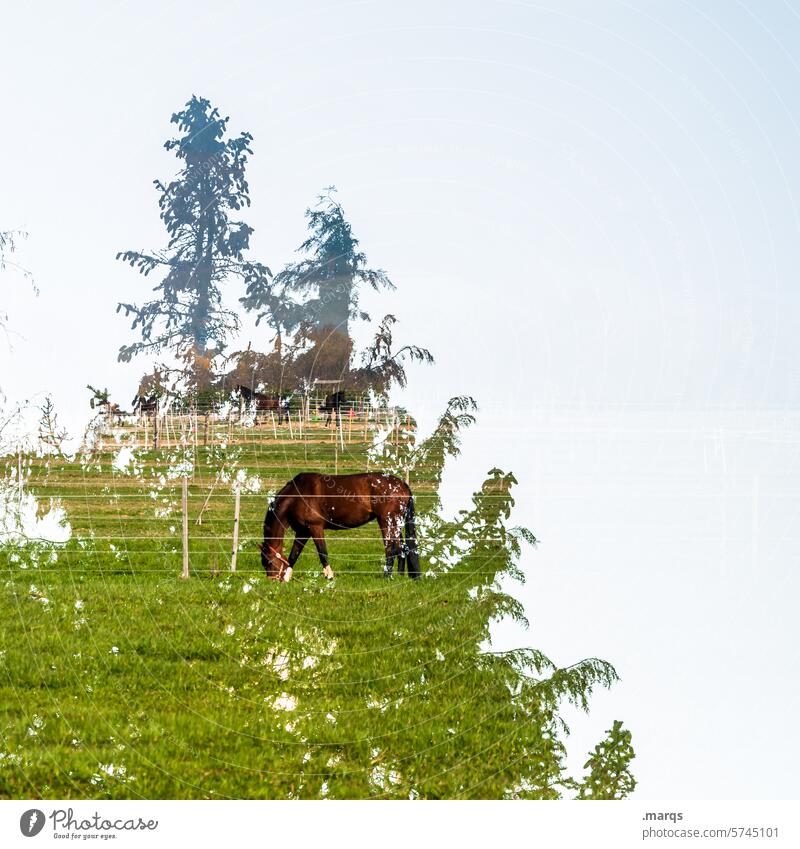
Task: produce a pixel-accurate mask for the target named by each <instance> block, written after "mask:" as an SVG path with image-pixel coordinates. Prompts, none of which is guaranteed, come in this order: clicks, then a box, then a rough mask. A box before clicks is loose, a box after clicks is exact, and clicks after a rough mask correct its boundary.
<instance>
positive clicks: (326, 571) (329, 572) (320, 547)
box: [310, 525, 333, 580]
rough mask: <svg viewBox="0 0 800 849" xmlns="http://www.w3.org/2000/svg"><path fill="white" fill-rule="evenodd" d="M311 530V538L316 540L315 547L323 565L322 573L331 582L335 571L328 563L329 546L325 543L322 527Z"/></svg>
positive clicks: (318, 526)
mask: <svg viewBox="0 0 800 849" xmlns="http://www.w3.org/2000/svg"><path fill="white" fill-rule="evenodd" d="M310 530H311V536H312V537H313V539H314V545H315V546H316V547H317V554H319V561H320V563H322V573H323V575H325V577H326V578H328V580H330V579H331V578H332V577H333V569H331V564H330V563H329V562H328V546H327V544H326V542H325V534H324V532H323V528H322V525H317V526H315V527H312V528H310Z"/></svg>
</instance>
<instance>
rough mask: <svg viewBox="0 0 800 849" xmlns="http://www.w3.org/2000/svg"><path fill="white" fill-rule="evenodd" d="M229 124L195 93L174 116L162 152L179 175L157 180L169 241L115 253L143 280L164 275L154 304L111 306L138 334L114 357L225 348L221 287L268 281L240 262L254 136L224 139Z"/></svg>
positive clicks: (231, 316) (227, 327)
mask: <svg viewBox="0 0 800 849" xmlns="http://www.w3.org/2000/svg"><path fill="white" fill-rule="evenodd" d="M228 120H229V119H228V118H222V117H221V116H220V113H219V110H217V109H216V108H214V107H212V106H211V104H210V103H209V101H208V100H205V99H204V98H198V97H195V96H193V97H192V98H191V100H190V101H189V102H188V103H187V104H186V107H185V108H184V109H183V110H182V111H180V112H176V113H175V114H174V115H173V116H172V123H174V124H177V126H178V130H179V131H180V135H179V136H178V137H177V138H173V139H170V140H168V141H167V142H166V143H165V145H164V147H165V148H166V149H167V150H169V151H172V152H174V154H175V156H176V157H177V158H178V160H179V161H180V163H181V170H180V172H179V173H178V176H177V177H176V178H175V179H174V180H172V181H171V182H169V183H162V182H161V181H160V180H156V181H155V186H156V189H157V190H158V192H159V194H160V197H159V208H160V210H161V213H160V217H161V220H162V221H163V222H164V226H165V227H166V229H167V233H168V234H169V242H168V244H167V247H166V248H165V249H164V250H161V251H157V252H154V253H144V252H141V251H123V252H121V253H119V254H117V259H121V260H122V261H124V262H126V263H128V264H129V265H130V266H131V267H133V268H137V269H138V270H139V272H140V273H141V274H143V275H144V276H148V275H149V274H151V273H152V272H154V271H162V272H163V273H164V277H163V278H162V280H161V282H160V283H158V284H157V285H156V286H155V288H154V291H155V292H157V293H158V295H157V297H156V298H154V299H153V300H151V301H149V302H147V303H145V304H143V305H141V306H138V305H136V304H133V303H121V304H119V305H118V306H117V312H119V311H120V310H124V312H125V315H126V316H128V317H132V319H133V321H132V324H131V327H132V329H134V330H136V329H138V330H139V332H140V334H141V337H142V340H141V341H140V342H135V343H133V344H131V345H125V346H123V347H121V348H120V351H119V359H120V360H123V361H128V360H130V359H131V358H132V357H133V356H134V355H135V354H138V353H140V352H145V351H151V352H157V351H160V350H162V349H164V348H172V349H174V350H175V351H176V352H177V353H180V354H183V353H184V352H185V351H186V350H187V349H188V348H190V347H191V348H194V349H195V350H196V351H197V352H198V353H199V354H205V352H206V349H207V348H208V344H209V342H210V341H211V340H216V342H217V344H218V345H223V344H224V342H225V340H226V339H227V337H228V336H229V334H230V333H231V332H233V331H235V330H236V329H238V327H239V319H238V317H237V315H236V313H235V312H233V311H231V310H228V309H226V308H225V307H224V306H223V303H222V291H221V286H222V285H223V284H224V283H225V282H226V281H227V280H229V279H230V278H239V279H240V280H242V281H244V283H245V284H246V285H247V286H253V285H256V284H257V283H259V284H263V282H264V281H265V280H267V279H268V278H269V277H270V271H269V269H268V268H267V267H266V266H265V265H263V264H261V263H258V262H252V261H249V260H246V259H245V253H246V251H247V250H248V249H249V247H250V236H251V235H252V232H253V229H252V228H251V227H250V226H249V225H247V224H246V223H245V222H244V221H240V220H235V219H234V218H232V216H233V215H235V214H237V213H239V212H240V211H241V210H243V209H244V208H246V207H248V206H249V205H250V194H249V186H248V184H247V179H246V176H245V171H246V166H247V161H248V157H249V156H250V155H251V154H252V149H251V147H250V144H251V142H252V136H251V135H250V134H249V133H246V132H243V133H241V134H240V135H239V136H237V137H235V138H230V137H227V135H226V133H227V124H228Z"/></svg>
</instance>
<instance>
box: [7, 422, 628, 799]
mask: <svg viewBox="0 0 800 849" xmlns="http://www.w3.org/2000/svg"><path fill="white" fill-rule="evenodd" d="M468 418H469V417H468V416H467V417H466V419H468ZM409 421H410V420H409ZM466 423H468V421H466V420H465V417H464V415H462V413H461V412H460V411H459V408H458V407H457V406H456V407H451V408H448V412H447V413H446V414H445V415H444V416H443V417H442V419H441V420H440V423H439V427H438V428H437V430H436V432H435V433H434V434H433V436H431V437H430V438H429V439H428V440H426V441H425V442H421V443H419V444H417V443H416V440H415V435H414V433H413V422H412V423H411V424H410V425H409V426H407V427H406V425H405V424H403V426H402V427H400V428H398V429H396V431H395V432H394V434H393V435H390V436H389V437H388V438H386V439H385V442H384V444H383V447H382V448H381V447H378V448H376V447H375V446H374V445H373V439H374V437H375V434H374V433H372V432H371V433H370V434H369V441H367V440H365V439H364V434H362V433H361V431H360V428H359V427H357V428H356V429H355V432H352V433H349V439H350V441H346V443H345V446H344V450H342V448H341V447H339V448H336V447H335V444H334V442H333V441H332V440H331V434H330V432H328V431H325V430H324V429H323V428H322V426H321V424H318V425H316V426H315V427H309V428H307V429H306V432H305V433H304V438H303V440H302V441H301V440H300V439H298V438H297V437H298V434H297V433H296V432H295V433H293V434H292V436H294V437H295V438H294V439H292V438H290V434H289V433H288V431H287V429H286V428H285V427H283V428H280V429H279V430H278V431H277V438H276V435H275V433H276V432H275V431H273V428H272V425H271V424H270V423H267V424H266V425H259V426H257V427H255V428H233V430H229V429H227V428H226V426H225V425H224V424H220V425H219V426H214V425H213V424H212V426H211V428H210V432H207V433H206V432H204V433H202V434H200V438H199V439H198V444H196V445H195V444H194V442H193V440H192V439H188V440H186V441H185V442H184V443H183V444H180V442H179V441H177V439H176V438H175V439H173V442H172V443H171V444H169V445H167V446H163V445H162V447H160V448H159V450H158V451H155V450H154V449H153V447H152V439H150V444H149V445H148V447H147V450H145V448H144V446H143V442H142V438H141V437H142V434H141V432H139V434H138V439H137V440H136V441H134V439H133V434H132V433H131V432H130V430H131V429H130V428H128V429H126V428H117V429H116V434H115V435H113V434H110V433H106V434H101V435H100V436H99V437H98V439H97V441H96V442H95V444H94V445H93V447H92V449H91V450H88V449H87V450H85V451H83V452H82V453H81V454H79V455H78V456H77V457H75V458H64V457H59V456H57V455H55V454H42V453H41V452H39V453H31V454H30V455H28V456H26V457H25V458H24V473H23V476H24V481H25V488H26V491H28V492H30V493H33V494H34V495H35V496H36V499H37V501H38V504H39V505H40V508H41V510H43V511H45V510H47V509H48V508H52V509H58V508H60V509H63V510H64V511H65V514H66V519H67V521H68V522H69V526H70V528H71V534H70V539H69V541H68V542H66V543H64V544H60V545H52V544H45V543H37V542H36V541H31V542H28V543H27V544H25V545H22V546H20V545H17V544H6V545H0V577H1V578H2V585H0V634H1V635H2V643H1V645H0V797H1V798H20V797H43V798H73V799H75V798H136V797H144V798H363V797H383V798H385V797H392V798H404V799H407V798H466V797H482V798H498V797H534V798H557V797H558V796H560V795H569V793H567V792H566V791H567V789H568V788H569V781H566V782H565V779H564V776H563V758H564V748H563V738H564V728H563V726H562V724H561V722H560V720H559V717H558V706H559V704H561V703H562V702H563V700H564V699H570V700H572V701H573V702H575V703H577V704H581V705H583V706H585V705H586V703H587V702H586V699H587V697H588V695H589V693H590V692H591V689H592V687H593V686H596V685H609V684H610V683H611V682H612V681H613V680H614V677H615V675H614V672H613V669H612V668H611V667H610V666H608V665H607V664H605V663H603V662H601V661H596V660H588V661H583V662H581V663H579V664H576V665H575V666H574V667H570V668H568V669H562V670H560V669H555V668H554V667H553V666H552V664H550V663H549V661H548V660H547V659H546V657H544V656H543V655H541V654H540V653H539V652H536V651H534V650H525V651H520V652H510V653H505V654H492V653H488V652H483V651H481V650H480V646H481V644H482V643H483V642H484V641H485V640H486V638H487V637H488V633H489V625H490V622H491V621H492V620H493V619H496V618H497V617H500V616H509V615H510V616H516V617H518V618H522V611H521V610H520V609H519V606H518V605H517V603H516V602H515V601H514V600H513V599H512V598H510V597H509V596H508V595H506V594H504V593H503V592H501V591H500V589H499V585H498V582H497V579H498V577H499V576H500V575H502V574H515V573H517V565H516V564H517V559H518V557H519V554H520V547H521V546H522V545H525V544H526V542H525V539H524V537H525V536H526V534H525V532H523V531H517V530H514V529H513V528H512V527H511V525H509V524H508V520H509V516H510V511H511V507H512V505H513V498H512V495H511V490H512V486H513V483H514V480H513V477H511V475H509V474H505V473H502V472H500V471H499V470H492V472H491V473H490V474H489V475H488V477H487V480H486V481H485V482H482V481H477V482H476V488H475V489H476V494H475V496H474V498H473V502H472V505H471V507H470V508H469V509H467V510H466V511H465V512H464V513H463V514H461V515H459V516H457V517H454V518H449V519H448V518H445V517H442V516H441V515H440V509H439V501H438V496H437V489H438V485H439V482H440V479H441V473H442V468H443V465H444V463H445V461H446V460H447V458H448V457H453V456H455V455H456V454H457V444H458V436H457V432H458V429H459V427H460V426H463V425H464V424H466ZM173 436H174V437H175V434H173ZM384 436H385V434H384ZM344 438H345V440H347V439H348V429H347V423H346V424H345V428H344ZM204 443H205V444H204ZM17 462H19V463H20V464H21V462H22V461H21V460H19V461H18V460H17V458H10V459H9V474H13V469H14V463H17ZM334 465H335V466H336V467H337V468H338V471H339V472H340V473H344V472H348V471H363V470H366V469H367V468H368V467H369V468H371V469H373V470H375V469H379V468H380V469H386V470H388V471H400V472H401V473H403V472H404V471H405V470H406V469H407V470H408V472H407V474H408V475H409V478H410V483H411V486H412V488H413V490H414V492H415V498H416V504H417V511H418V536H419V538H420V544H421V554H422V567H423V573H424V577H423V578H422V580H419V581H411V580H408V579H407V578H405V577H399V576H395V577H394V578H393V579H392V580H385V579H383V577H382V568H383V549H382V544H381V540H380V535H379V531H378V528H377V526H376V525H375V524H374V523H372V524H370V525H367V526H365V527H363V528H360V529H358V530H356V531H352V532H339V533H328V535H327V538H328V545H329V551H330V554H331V563H332V566H333V569H334V571H335V573H336V578H335V580H334V581H332V582H327V581H325V579H324V578H323V577H322V574H321V567H320V564H319V561H318V558H317V554H316V551H315V549H314V547H313V544H309V545H308V546H307V547H306V549H305V551H304V552H303V555H302V557H301V559H300V560H299V562H298V564H297V568H296V569H295V573H294V579H293V580H292V581H291V583H289V584H278V583H275V582H273V581H269V580H267V579H266V578H265V576H264V574H263V571H262V569H261V566H260V561H259V557H258V551H257V548H256V545H257V542H258V541H259V539H260V534H261V523H262V521H263V517H264V512H265V510H266V507H267V504H268V500H269V495H270V494H271V493H272V492H274V491H275V490H276V489H277V488H279V487H280V486H282V485H283V484H284V483H285V482H286V480H288V479H289V478H291V477H292V476H293V475H294V474H296V473H297V472H299V471H301V470H308V471H328V472H330V471H333V468H334ZM20 468H22V466H21V465H20ZM184 474H186V475H187V476H188V477H189V502H188V503H189V507H188V514H189V538H190V577H189V579H188V580H181V578H180V572H181V561H182V543H181V517H182V513H181V483H182V477H183V475H184ZM235 480H238V481H239V483H240V486H241V492H242V495H241V524H240V540H239V542H240V545H239V552H238V555H237V560H238V562H237V571H236V572H235V573H232V572H231V571H230V559H231V558H230V555H231V534H232V527H233V505H234V496H233V486H234V481H235ZM201 513H202V515H201ZM198 518H200V519H201V522H200V523H199V524H198ZM511 524H513V523H511ZM289 543H290V539H287V545H286V550H287V551H288V546H289Z"/></svg>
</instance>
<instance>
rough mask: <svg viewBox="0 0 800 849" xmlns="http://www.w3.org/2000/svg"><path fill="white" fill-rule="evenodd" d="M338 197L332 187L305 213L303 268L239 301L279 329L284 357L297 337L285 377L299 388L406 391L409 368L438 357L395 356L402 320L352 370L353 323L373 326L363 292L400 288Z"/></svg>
mask: <svg viewBox="0 0 800 849" xmlns="http://www.w3.org/2000/svg"><path fill="white" fill-rule="evenodd" d="M335 192H336V188H335V187H334V186H329V187H328V188H327V189H326V190H325V191H324V192H323V194H321V195H320V196H319V198H318V202H317V205H316V206H315V207H314V208H313V209H307V210H306V219H307V221H308V230H309V236H308V238H307V239H306V240H305V241H304V242H303V244H302V245H300V247H299V248H298V251H299V253H301V255H302V258H301V260H300V261H299V262H297V263H294V264H291V265H287V266H286V267H285V268H284V269H283V271H281V272H280V273H279V274H277V275H276V276H275V277H274V278H261V279H255V278H254V279H253V280H252V281H251V282H250V283H249V285H248V287H247V295H246V296H245V297H244V298H242V299H241V301H242V303H243V304H244V306H245V308H246V309H247V310H252V311H255V312H256V313H257V315H256V323H257V324H258V323H260V322H261V321H262V320H266V321H267V323H268V324H269V325H270V326H271V327H272V328H273V330H274V331H275V332H276V338H277V341H278V348H279V350H281V349H282V346H281V339H282V337H284V336H288V335H289V334H292V333H293V334H294V345H293V346H287V353H286V355H285V356H284V358H283V368H284V372H285V373H286V374H287V375H288V374H290V373H291V374H292V376H293V378H294V379H295V380H297V381H301V382H302V381H303V380H305V381H308V380H310V379H312V378H319V379H325V380H347V382H348V385H349V386H350V387H351V388H354V389H362V390H363V389H371V390H373V391H375V392H377V393H378V394H386V393H388V391H389V389H390V388H391V386H392V384H394V383H397V384H398V385H400V386H405V383H406V373H405V368H404V366H403V362H404V361H406V360H411V361H415V360H416V361H419V362H426V363H432V362H433V357H432V355H431V353H430V351H428V350H426V349H425V348H420V347H419V346H417V345H407V346H405V347H403V348H401V349H400V350H398V351H393V350H392V329H391V328H392V326H393V325H394V324H395V323H396V321H397V319H396V318H395V317H394V316H392V315H386V316H384V318H383V320H382V321H381V323H380V325H379V327H378V329H377V331H376V334H375V337H374V340H373V342H372V343H371V344H370V345H369V346H368V347H367V349H366V350H365V351H363V352H362V353H361V355H360V356H361V365H360V366H359V367H357V368H353V358H354V356H355V355H356V351H355V349H354V343H353V339H352V336H351V322H352V321H356V320H361V321H370V316H369V315H368V314H367V313H366V312H365V311H364V310H362V309H361V308H360V306H359V295H360V292H361V289H362V288H363V287H365V286H368V287H369V288H371V289H374V290H375V291H380V290H388V289H394V288H395V286H394V284H393V283H392V281H391V280H390V279H389V277H388V275H387V274H386V272H385V271H383V270H382V269H373V268H369V267H368V265H367V257H366V254H365V253H364V252H363V251H361V250H360V249H359V241H358V239H357V238H356V237H355V236H354V235H353V229H352V226H351V225H350V223H349V222H348V220H347V218H346V217H345V214H344V210H343V208H342V205H341V204H340V203H339V202H338V201H337V200H336V199H335V198H334V194H335Z"/></svg>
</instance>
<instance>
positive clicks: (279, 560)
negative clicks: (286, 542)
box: [258, 541, 292, 581]
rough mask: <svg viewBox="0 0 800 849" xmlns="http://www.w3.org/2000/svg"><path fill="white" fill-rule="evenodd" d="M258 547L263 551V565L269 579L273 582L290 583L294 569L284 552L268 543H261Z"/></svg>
mask: <svg viewBox="0 0 800 849" xmlns="http://www.w3.org/2000/svg"><path fill="white" fill-rule="evenodd" d="M258 547H259V549H260V550H261V565H262V566H263V567H264V571H265V572H266V573H267V577H268V578H272V580H273V581H288V580H289V579H290V578H291V576H292V567H291V566H290V565H289V561H288V560H287V559H286V558H285V557H284V555H283V552H282V551H281V550H280V549H279V548H278V547H277V546H275V545H273V544H272V543H271V542H267V541H264V542H263V543H259V546H258Z"/></svg>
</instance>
